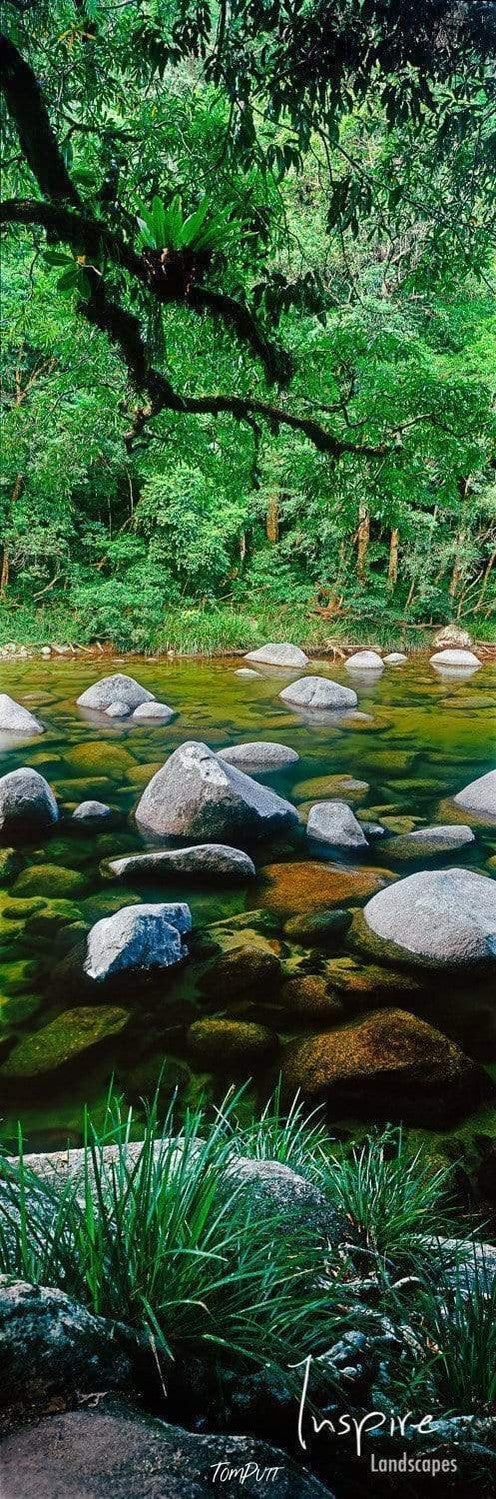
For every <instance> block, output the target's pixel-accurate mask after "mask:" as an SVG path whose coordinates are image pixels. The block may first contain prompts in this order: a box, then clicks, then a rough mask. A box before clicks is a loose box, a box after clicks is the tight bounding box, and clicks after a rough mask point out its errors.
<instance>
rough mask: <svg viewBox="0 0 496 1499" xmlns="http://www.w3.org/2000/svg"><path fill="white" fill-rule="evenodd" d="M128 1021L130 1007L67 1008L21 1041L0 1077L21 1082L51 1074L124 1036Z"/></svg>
mask: <svg viewBox="0 0 496 1499" xmlns="http://www.w3.org/2000/svg"><path fill="white" fill-rule="evenodd" d="M128 1020H129V1013H128V1011H127V1010H122V1009H120V1008H116V1007H110V1006H108V1005H98V1006H97V1007H95V1008H92V1007H90V1006H83V1005H79V1006H78V1007H77V1009H75V1010H65V1011H64V1013H63V1014H62V1015H57V1018H56V1020H52V1021H51V1022H50V1024H49V1025H45V1026H44V1027H43V1029H42V1030H39V1031H35V1032H34V1033H33V1035H30V1036H24V1037H23V1039H22V1041H19V1042H18V1044H17V1046H15V1047H14V1049H13V1051H11V1052H10V1055H9V1056H8V1058H7V1061H6V1062H4V1063H3V1066H2V1067H0V1076H1V1077H2V1078H5V1080H9V1081H12V1082H14V1081H17V1082H19V1083H21V1082H29V1081H30V1080H33V1081H34V1080H36V1079H42V1078H43V1077H44V1076H49V1075H50V1074H51V1073H52V1072H57V1071H59V1070H60V1069H61V1068H65V1067H69V1066H70V1065H71V1064H72V1063H77V1062H78V1060H79V1058H80V1057H82V1056H84V1055H86V1053H87V1052H89V1051H93V1050H95V1049H96V1048H97V1047H99V1046H102V1045H103V1043H104V1042H105V1041H107V1040H109V1038H110V1037H112V1036H117V1035H120V1033H121V1031H123V1030H124V1028H125V1026H126V1025H127V1023H128Z"/></svg>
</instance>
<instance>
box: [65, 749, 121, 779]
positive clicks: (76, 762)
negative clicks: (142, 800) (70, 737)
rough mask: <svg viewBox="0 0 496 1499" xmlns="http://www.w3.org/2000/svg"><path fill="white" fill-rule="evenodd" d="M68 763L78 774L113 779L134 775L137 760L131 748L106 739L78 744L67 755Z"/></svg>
mask: <svg viewBox="0 0 496 1499" xmlns="http://www.w3.org/2000/svg"><path fill="white" fill-rule="evenodd" d="M66 763H67V765H69V766H70V768H71V770H73V771H75V772H76V774H77V773H78V772H80V773H81V775H84V776H90V775H97V776H111V777H112V779H114V778H120V777H123V778H124V780H127V778H128V777H129V776H130V775H131V773H132V775H133V776H134V775H135V773H136V761H135V760H134V759H133V756H132V755H130V753H129V750H127V749H124V748H123V746H122V745H120V744H112V743H111V742H110V741H108V740H106V739H96V740H90V742H89V743H88V744H76V745H75V747H74V749H72V750H71V751H70V754H68V755H66ZM93 784H94V783H93Z"/></svg>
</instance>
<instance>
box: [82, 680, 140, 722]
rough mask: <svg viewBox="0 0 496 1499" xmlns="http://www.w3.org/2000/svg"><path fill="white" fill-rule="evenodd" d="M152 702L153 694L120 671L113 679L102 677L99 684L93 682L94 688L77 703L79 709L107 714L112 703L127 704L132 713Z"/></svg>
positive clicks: (88, 690) (87, 691)
mask: <svg viewBox="0 0 496 1499" xmlns="http://www.w3.org/2000/svg"><path fill="white" fill-rule="evenodd" d="M152 700H153V692H148V691H147V689H146V687H141V686H140V683H139V682H136V681H135V678H134V677H128V676H126V674H125V673H124V672H120V671H118V672H114V673H113V675H112V676H111V677H101V678H100V681H99V682H93V685H92V687H87V688H86V692H82V693H81V694H80V696H79V697H78V700H77V702H78V707H79V708H92V709H93V710H94V712H97V713H106V711H107V708H110V705H111V703H126V705H127V709H128V712H129V713H132V712H133V709H134V708H137V707H138V704H139V703H150V702H152Z"/></svg>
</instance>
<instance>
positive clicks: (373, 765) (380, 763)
mask: <svg viewBox="0 0 496 1499" xmlns="http://www.w3.org/2000/svg"><path fill="white" fill-rule="evenodd" d="M416 755H417V751H416V750H399V749H394V748H391V749H380V750H372V749H369V750H367V757H366V765H367V770H368V769H369V767H370V769H371V770H373V771H374V772H375V771H378V770H379V771H382V772H383V773H384V772H385V773H386V775H388V774H390V773H391V772H392V773H393V775H394V774H401V772H402V771H408V770H412V768H413V766H414V764H415V759H416Z"/></svg>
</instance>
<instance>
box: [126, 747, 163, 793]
mask: <svg viewBox="0 0 496 1499" xmlns="http://www.w3.org/2000/svg"><path fill="white" fill-rule="evenodd" d="M164 759H165V754H164V756H163V758H162V760H152V761H151V763H150V764H147V765H142V764H141V763H140V761H138V760H133V774H132V783H133V787H134V788H135V790H136V791H142V790H143V788H144V787H145V786H147V785H148V782H149V781H151V779H152V776H155V775H156V774H157V771H158V770H161V769H162V766H163V763H164Z"/></svg>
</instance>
